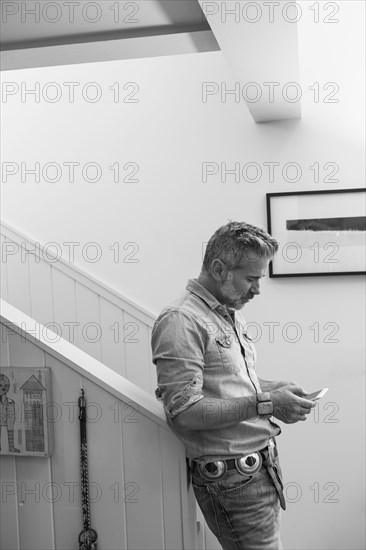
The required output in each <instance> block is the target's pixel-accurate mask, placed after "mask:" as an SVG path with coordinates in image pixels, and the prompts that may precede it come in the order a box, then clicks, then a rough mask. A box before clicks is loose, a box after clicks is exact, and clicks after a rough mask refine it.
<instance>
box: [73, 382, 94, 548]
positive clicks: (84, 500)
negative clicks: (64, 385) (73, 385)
mask: <svg viewBox="0 0 366 550" xmlns="http://www.w3.org/2000/svg"><path fill="white" fill-rule="evenodd" d="M78 404H79V420H80V468H81V505H82V512H83V526H84V529H83V530H82V531H81V533H80V535H79V550H97V538H98V535H97V532H96V531H95V530H94V529H92V528H91V527H90V502H89V479H88V444H87V440H86V399H85V396H84V390H81V397H79V400H78Z"/></svg>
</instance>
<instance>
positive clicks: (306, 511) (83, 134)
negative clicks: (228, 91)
mask: <svg viewBox="0 0 366 550" xmlns="http://www.w3.org/2000/svg"><path fill="white" fill-rule="evenodd" d="M337 4H338V5H339V6H340V11H339V13H338V14H337V15H336V16H334V17H338V19H339V22H338V23H335V24H325V23H322V22H320V23H318V24H315V23H314V22H313V21H312V17H313V12H311V11H310V10H309V9H305V7H304V9H303V14H304V16H303V18H302V19H301V21H300V22H299V35H300V36H299V41H300V67H301V84H302V87H303V100H302V106H303V119H302V120H301V121H297V122H283V123H276V124H275V123H274V124H264V125H255V124H254V123H253V121H252V120H251V118H250V116H249V114H248V112H247V110H246V106H245V105H244V102H243V101H241V102H240V103H235V102H234V101H233V99H232V97H229V98H228V101H227V102H223V103H222V102H220V100H219V99H218V96H215V97H214V98H211V99H209V101H208V102H207V103H203V102H202V100H201V86H202V82H218V83H221V82H227V85H228V87H230V86H232V85H233V84H234V82H235V79H233V77H232V76H231V73H230V72H229V70H228V68H227V67H226V64H225V61H224V59H223V57H222V54H221V53H220V52H214V53H208V54H199V55H187V56H180V57H166V58H158V59H154V60H152V59H146V60H143V59H142V60H138V61H136V60H134V61H124V62H120V63H118V62H116V63H103V64H99V65H97V64H95V65H84V66H77V67H58V68H55V69H52V68H47V69H40V70H27V71H22V72H10V73H7V74H6V75H5V78H4V81H8V82H10V81H13V82H18V83H21V82H22V81H24V82H26V83H27V84H28V85H29V86H31V85H34V82H37V81H38V82H40V83H41V86H43V85H45V84H46V83H47V82H51V81H53V82H57V83H58V84H59V85H60V86H62V88H63V90H64V93H65V92H66V88H65V87H64V86H63V83H64V82H70V81H74V82H75V81H78V82H81V83H82V85H83V84H85V83H88V82H91V81H95V82H97V83H98V84H99V86H101V89H102V91H103V97H102V99H101V100H100V101H99V102H98V103H95V104H88V103H87V102H85V101H83V100H79V101H77V102H75V103H74V104H69V103H68V102H67V100H66V99H63V100H60V101H59V102H58V103H55V104H51V103H47V102H45V101H43V100H41V101H40V103H39V104H36V103H34V101H33V100H31V99H28V100H27V101H26V102H25V103H21V101H20V99H19V95H17V96H14V97H13V98H9V100H8V102H7V103H3V105H2V110H3V127H4V130H3V137H4V140H3V141H4V142H5V143H4V145H3V154H2V158H3V162H4V161H7V162H10V161H13V162H16V163H21V162H26V163H28V164H29V165H31V164H33V163H34V162H36V161H39V162H40V163H42V164H46V163H47V162H51V161H56V162H58V163H59V164H62V163H64V162H70V161H77V162H80V163H86V162H97V163H99V164H100V165H101V167H102V169H103V174H104V176H103V178H102V180H101V181H100V182H98V183H94V184H93V183H88V182H86V181H82V180H81V179H80V178H79V179H78V180H77V181H76V182H75V183H69V182H68V181H67V179H68V178H67V173H66V171H64V178H63V179H62V180H61V181H60V182H58V183H48V182H40V183H34V182H33V179H32V178H31V177H28V178H27V180H26V182H25V183H22V182H21V181H20V179H19V177H18V176H16V177H12V178H9V180H8V182H7V183H4V184H3V191H2V195H3V199H4V204H5V205H4V206H3V217H4V221H6V222H8V223H9V224H11V225H13V226H15V227H16V228H18V229H19V230H21V231H23V232H24V233H26V234H29V235H30V236H31V237H34V238H35V240H39V241H40V242H50V241H56V242H58V243H59V244H60V246H61V248H62V249H63V250H64V251H66V247H65V245H63V244H62V243H65V242H67V241H73V242H80V243H82V244H85V243H88V242H91V241H95V242H97V243H99V244H100V246H101V247H102V252H103V255H102V258H101V259H100V261H98V262H96V263H94V264H92V263H88V262H86V261H83V259H82V258H81V257H80V254H78V255H77V257H76V261H77V262H78V264H79V265H80V266H81V267H82V268H83V269H87V270H88V271H89V272H90V273H91V274H93V275H94V276H96V277H99V278H101V279H102V280H104V281H105V282H107V283H108V284H110V285H111V286H112V287H114V288H116V289H117V290H119V291H120V292H122V293H123V294H125V295H127V296H129V297H130V298H131V299H133V300H135V301H136V302H137V303H140V304H141V305H143V306H144V307H146V308H148V309H150V310H151V311H152V312H153V313H154V314H156V313H158V311H159V310H160V309H161V308H162V307H163V306H164V305H165V304H166V303H167V302H169V301H170V300H171V299H173V298H174V297H175V296H176V294H177V293H178V292H180V290H181V289H182V288H183V287H184V285H185V282H186V280H187V278H188V277H191V276H196V275H197V274H198V272H199V269H200V262H201V252H202V243H204V242H206V241H207V240H208V238H209V236H210V235H211V233H212V232H213V231H214V230H215V229H216V228H217V227H218V226H219V225H221V224H223V223H225V222H226V221H227V220H228V219H234V220H235V219H238V220H240V219H244V220H246V221H248V222H252V223H255V224H259V225H262V226H265V224H266V210H265V194H266V193H267V192H280V191H295V190H312V189H343V188H348V187H349V188H352V187H361V186H363V184H364V172H363V143H362V136H363V134H362V132H363V118H364V117H363V112H362V107H361V105H362V103H361V101H362V98H363V74H362V73H363V71H362V67H363V65H362V58H361V52H362V51H363V50H364V48H363V40H362V36H361V35H362V20H363V11H364V8H363V4H362V3H361V2H338V3H337ZM320 7H321V9H322V8H323V7H324V3H322V4H321V5H320ZM320 13H321V17H322V18H324V16H325V15H327V14H328V15H329V13H330V12H325V11H323V12H322V11H321V12H320ZM116 81H119V82H120V83H121V85H122V86H123V84H124V83H126V82H136V83H137V84H138V86H139V92H138V94H137V95H136V97H137V98H138V99H139V102H138V103H134V104H131V103H123V102H121V103H113V99H112V93H111V91H110V90H109V89H108V88H109V86H111V85H112V84H113V83H114V82H116ZM314 82H319V83H320V89H321V90H322V86H323V85H325V84H326V83H327V82H335V83H337V85H338V86H339V92H338V93H337V94H336V96H335V98H337V99H339V102H338V103H324V102H319V103H315V102H314V100H313V97H314V96H313V92H312V91H311V90H309V86H312V85H313V84H314ZM131 90H132V88H129V89H128V90H125V91H123V90H122V93H124V94H125V95H126V94H127V92H128V91H131ZM331 91H332V89H331V88H329V89H328V90H327V91H326V92H324V91H322V92H321V94H322V95H321V97H322V98H324V97H325V95H326V94H327V93H329V92H331ZM65 97H66V96H65V95H64V98H65ZM77 97H80V96H79V95H78V94H77ZM117 161H119V162H120V163H121V164H123V165H124V164H125V163H126V162H136V163H138V164H139V167H140V171H139V174H138V177H139V180H140V181H139V183H119V184H117V183H113V181H112V176H111V171H110V170H109V169H108V167H109V166H111V165H112V164H113V163H114V162H117ZM205 161H210V162H216V163H221V162H225V161H226V162H227V163H234V162H235V161H240V162H241V163H242V164H245V163H248V162H257V163H259V164H263V163H264V162H271V161H273V162H276V161H277V162H280V163H281V164H282V165H283V164H286V163H288V162H297V163H299V164H300V165H301V167H302V173H303V176H302V178H301V180H300V181H299V182H297V183H288V182H286V181H284V180H283V178H282V177H277V178H276V180H275V181H274V182H273V183H270V182H269V181H268V177H267V176H266V172H265V171H264V169H263V176H262V178H261V180H260V181H259V182H258V183H248V182H244V181H240V182H239V183H235V182H234V181H233V179H232V178H231V179H230V177H229V178H228V181H227V183H226V184H225V183H222V182H221V181H220V179H219V178H216V179H215V178H210V179H209V181H208V182H207V183H203V182H202V181H201V163H202V162H205ZM315 162H319V163H320V165H321V166H323V165H324V164H325V163H327V162H334V163H337V164H338V165H339V173H338V174H337V175H336V176H335V177H336V178H338V179H339V182H335V183H326V182H324V181H323V179H324V176H325V175H326V173H325V172H324V171H323V172H322V173H321V180H320V182H319V183H316V182H315V181H314V177H313V172H312V171H311V170H310V169H309V166H311V165H313V164H314V163H315ZM328 174H329V172H328ZM116 241H118V242H119V243H121V253H122V257H123V256H126V255H127V254H128V253H129V252H131V251H132V248H130V249H128V250H125V251H124V250H123V245H124V244H125V243H129V242H134V243H136V244H137V245H138V247H139V252H138V254H137V256H136V258H137V259H138V260H139V261H138V263H124V262H123V261H119V262H117V263H115V262H114V261H113V253H112V251H111V250H109V247H110V246H111V245H113V243H115V242H116ZM80 248H81V246H79V247H78V248H77V249H78V250H80ZM65 257H66V259H68V257H67V254H66V256H65ZM363 304H364V286H363V282H362V279H361V277H360V276H352V277H329V278H328V277H315V278H294V279H288V280H285V279H279V280H275V279H271V280H267V281H265V283H264V285H263V293H262V296H261V297H259V298H257V299H256V300H255V301H254V303H253V304H251V305H250V306H249V307H248V310H247V314H246V316H247V319H248V321H251V322H255V323H258V324H259V325H260V326H261V328H262V330H263V332H262V337H261V338H260V340H259V341H258V343H257V348H258V352H259V362H258V369H259V371H260V374H261V375H262V376H263V377H270V378H281V379H295V380H297V381H298V382H300V383H302V384H303V385H304V387H305V388H306V389H308V390H309V391H312V390H315V389H317V388H320V387H323V386H328V387H329V388H330V391H329V393H328V395H329V397H327V398H326V399H325V401H324V403H322V404H321V405H319V419H317V418H316V417H313V418H312V419H309V420H308V421H307V422H306V423H305V424H301V425H295V426H286V427H285V428H284V429H283V435H282V436H281V438H280V442H279V444H280V449H281V456H282V463H283V466H284V471H285V478H286V482H287V483H290V484H291V485H288V491H287V496H288V497H289V499H290V500H292V501H296V500H297V502H292V503H291V502H290V503H289V505H288V511H287V512H286V513H285V514H283V540H284V544H285V546H287V547H288V548H299V549H300V548H344V547H348V548H363V547H364V540H363V534H362V533H363V530H362V520H361V517H362V513H363V512H362V506H363V500H362V489H361V488H362V487H363V485H364V483H363V480H361V476H362V475H363V474H362V472H363V454H362V452H363V451H362V445H361V443H362V439H363V434H364V428H363V418H364V413H363V409H364V395H363V387H364V384H363V375H364V370H363V357H364V355H363V342H364V314H363V307H364V306H363ZM264 322H267V323H268V322H277V323H280V325H279V327H278V330H276V333H275V339H274V342H273V343H271V342H270V341H269V338H268V330H267V329H266V327H265V326H264V325H263V323H264ZM289 322H295V323H297V324H298V325H299V326H300V328H301V331H302V337H301V338H300V339H299V341H298V342H296V344H295V343H289V342H288V341H286V340H285V339H284V338H283V336H282V334H281V330H282V328H283V327H284V325H285V324H286V323H289ZM316 322H317V323H319V327H320V341H319V342H318V343H316V342H315V341H314V332H313V331H312V330H311V329H310V328H309V327H310V326H312V325H314V323H316ZM327 322H329V323H334V325H332V326H335V327H336V328H337V327H339V328H338V329H337V331H338V332H337V334H336V335H335V336H334V337H333V338H336V339H338V340H339V341H338V342H335V343H327V342H326V341H325V340H326V336H327V335H328V336H329V335H330V332H331V331H330V328H328V329H327V328H326V327H324V325H325V323H327ZM329 326H330V325H329ZM329 326H328V327H329ZM327 403H335V405H327ZM326 407H328V408H326ZM337 408H338V410H337V411H336V409H337ZM333 410H334V411H335V413H334V415H333V416H332V415H331V413H332V411H333ZM317 420H318V421H317ZM334 420H337V421H338V422H334ZM349 461H352V462H351V464H350V462H349ZM329 483H330V484H335V485H327V484H329ZM316 484H318V485H316ZM309 487H313V489H310V488H309ZM317 488H319V491H320V492H319V498H318V496H317V495H316V494H315V492H316V490H317ZM333 488H334V489H336V491H335V493H337V494H333V497H331V494H332V490H333ZM299 495H300V496H299ZM298 496H299V498H298ZM332 499H333V500H336V499H338V502H327V500H328V501H329V500H332ZM318 500H319V502H318Z"/></svg>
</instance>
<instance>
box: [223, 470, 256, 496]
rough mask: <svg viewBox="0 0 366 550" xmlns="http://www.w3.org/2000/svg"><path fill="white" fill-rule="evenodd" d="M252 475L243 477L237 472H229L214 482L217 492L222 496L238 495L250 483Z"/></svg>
mask: <svg viewBox="0 0 366 550" xmlns="http://www.w3.org/2000/svg"><path fill="white" fill-rule="evenodd" d="M253 478H254V475H249V476H247V475H243V474H240V473H239V472H238V471H237V470H229V471H228V472H227V473H226V475H225V476H224V477H223V478H222V479H220V480H219V481H217V482H216V487H217V491H218V492H219V493H220V494H222V495H232V494H235V493H239V492H240V491H242V490H243V489H246V487H247V486H248V485H249V484H250V483H251V481H252V480H253Z"/></svg>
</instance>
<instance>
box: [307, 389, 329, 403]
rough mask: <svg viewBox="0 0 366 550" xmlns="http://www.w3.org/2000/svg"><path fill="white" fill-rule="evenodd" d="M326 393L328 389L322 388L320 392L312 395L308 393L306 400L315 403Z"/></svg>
mask: <svg viewBox="0 0 366 550" xmlns="http://www.w3.org/2000/svg"><path fill="white" fill-rule="evenodd" d="M327 391H328V388H323V389H322V390H318V391H315V392H314V393H309V394H308V395H307V397H306V399H311V400H312V401H317V400H318V399H321V398H322V397H323V396H324V395H325V394H326V393H327Z"/></svg>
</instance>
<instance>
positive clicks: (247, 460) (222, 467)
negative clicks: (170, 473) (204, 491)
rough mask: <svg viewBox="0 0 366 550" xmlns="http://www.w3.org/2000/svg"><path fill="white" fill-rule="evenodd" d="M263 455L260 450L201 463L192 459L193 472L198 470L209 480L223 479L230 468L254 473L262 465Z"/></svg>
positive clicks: (250, 473) (243, 472)
mask: <svg viewBox="0 0 366 550" xmlns="http://www.w3.org/2000/svg"><path fill="white" fill-rule="evenodd" d="M267 456H268V455H267ZM262 461H263V458H262V455H261V453H260V452H255V453H251V454H248V455H245V456H241V457H238V458H228V459H226V460H225V459H221V460H215V461H214V462H207V463H206V464H201V463H199V462H196V461H195V460H192V461H191V471H192V473H194V472H196V471H198V472H199V473H200V474H201V476H202V477H204V478H205V479H208V480H214V479H221V478H222V477H223V476H224V475H225V474H226V472H227V471H228V470H233V469H237V470H238V471H239V472H240V473H241V474H244V475H254V474H255V473H257V472H258V471H259V470H260V468H261V466H262Z"/></svg>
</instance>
